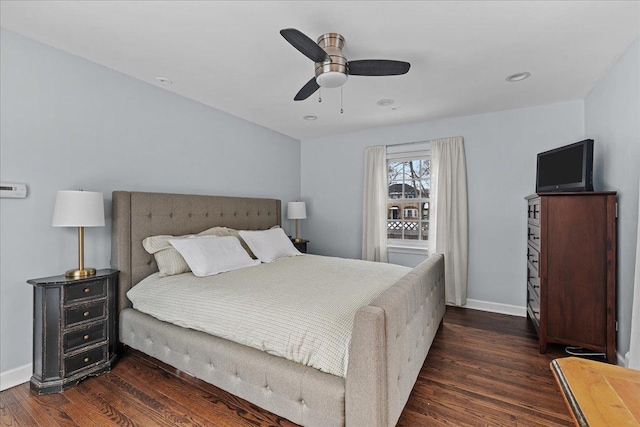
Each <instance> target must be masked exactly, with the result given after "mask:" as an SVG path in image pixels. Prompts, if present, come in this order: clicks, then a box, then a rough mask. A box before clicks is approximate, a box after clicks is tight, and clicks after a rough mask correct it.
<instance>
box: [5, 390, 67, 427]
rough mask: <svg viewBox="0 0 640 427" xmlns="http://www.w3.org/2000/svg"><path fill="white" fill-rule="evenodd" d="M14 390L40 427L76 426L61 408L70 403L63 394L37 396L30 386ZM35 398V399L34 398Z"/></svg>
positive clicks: (21, 403)
mask: <svg viewBox="0 0 640 427" xmlns="http://www.w3.org/2000/svg"><path fill="white" fill-rule="evenodd" d="M14 389H15V392H16V393H15V397H16V399H17V400H18V401H19V402H20V405H21V406H22V407H23V408H24V409H25V410H26V411H27V413H29V415H31V417H32V418H33V419H34V421H35V422H36V424H37V425H38V426H43V427H50V426H51V427H62V426H65V427H66V426H69V427H73V426H74V425H75V424H74V423H73V421H72V420H71V419H70V418H69V416H68V415H67V414H66V413H65V412H64V411H62V409H61V406H62V405H63V404H65V403H67V402H68V400H67V399H66V398H65V397H64V396H63V395H62V394H50V395H44V396H37V395H36V394H35V393H34V394H32V393H31V391H30V390H29V387H28V386H26V387H25V386H20V387H14ZM33 396H35V399H34V398H32V397H33Z"/></svg>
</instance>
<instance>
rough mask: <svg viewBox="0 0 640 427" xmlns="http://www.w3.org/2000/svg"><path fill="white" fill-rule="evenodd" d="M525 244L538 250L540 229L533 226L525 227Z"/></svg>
mask: <svg viewBox="0 0 640 427" xmlns="http://www.w3.org/2000/svg"><path fill="white" fill-rule="evenodd" d="M527 243H529V244H530V245H533V246H534V247H536V248H540V227H538V226H537V225H533V224H529V225H528V226H527Z"/></svg>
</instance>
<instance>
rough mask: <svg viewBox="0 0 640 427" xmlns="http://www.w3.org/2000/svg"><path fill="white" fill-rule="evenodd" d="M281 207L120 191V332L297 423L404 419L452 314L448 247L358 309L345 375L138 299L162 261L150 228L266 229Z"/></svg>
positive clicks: (378, 423) (175, 231)
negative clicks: (134, 303) (157, 313)
mask: <svg viewBox="0 0 640 427" xmlns="http://www.w3.org/2000/svg"><path fill="white" fill-rule="evenodd" d="M281 216H282V215H281V205H280V200H275V199H250V198H238V197H219V196H195V195H184V194H164V193H141V192H126V191H115V192H113V229H112V249H111V252H112V255H111V257H112V258H111V264H112V267H113V268H116V269H118V270H120V276H119V290H118V297H119V307H118V310H119V312H120V316H119V319H120V323H119V335H120V341H121V342H122V343H123V344H126V345H128V346H130V347H132V348H134V349H137V350H140V351H142V352H144V353H146V354H148V355H150V356H152V357H154V358H156V359H158V360H160V361H162V362H165V363H168V364H170V365H172V366H174V367H176V368H177V369H179V370H181V371H183V372H186V373H188V374H191V375H193V376H195V377H197V378H199V379H201V380H204V381H206V382H209V383H211V384H214V385H216V386H218V387H220V388H222V389H224V390H226V391H228V392H230V393H233V394H235V395H237V396H239V397H241V398H243V399H246V400H248V401H250V402H252V403H254V404H256V405H258V406H260V407H262V408H265V409H267V410H269V411H271V412H273V413H275V414H277V415H280V416H283V417H285V418H287V419H289V420H291V421H293V422H295V423H298V424H302V425H305V426H317V427H328V426H342V425H347V426H354V427H355V426H363V427H364V426H366V427H383V426H393V425H395V424H396V422H397V420H398V418H399V417H400V414H401V412H402V409H403V408H404V405H405V404H406V402H407V399H408V398H409V394H410V392H411V390H412V388H413V385H414V383H415V381H416V379H417V377H418V373H419V371H420V369H421V367H422V364H423V362H424V360H425V357H426V355H427V352H428V351H429V347H430V346H431V343H432V341H433V338H434V336H435V334H436V332H437V330H438V327H439V325H440V323H441V321H442V317H443V315H444V311H445V304H444V262H443V257H442V255H439V254H436V255H432V256H430V257H429V258H428V259H427V260H426V261H424V262H423V263H421V264H420V265H419V266H417V267H416V268H414V269H413V270H412V271H411V272H409V273H408V274H407V275H406V276H405V277H403V278H402V279H400V280H399V281H398V282H396V283H395V284H394V285H393V286H392V287H391V288H389V289H388V290H387V291H385V292H384V293H382V294H381V295H380V296H379V297H378V298H376V299H375V300H374V301H372V302H371V303H370V304H369V305H368V306H365V307H362V308H360V309H359V310H358V311H357V313H356V317H355V322H354V329H353V333H352V340H351V345H350V348H349V362H348V363H349V364H348V370H347V376H346V379H345V378H342V377H338V376H334V375H330V374H327V373H323V372H320V371H318V370H317V369H315V368H311V367H307V366H304V365H301V364H298V363H295V362H291V361H289V360H286V359H283V358H280V357H276V356H273V355H270V354H267V353H265V352H262V351H259V350H256V349H253V348H249V347H245V346H243V345H240V344H236V343H234V342H230V341H227V340H224V339H221V338H217V337H214V336H211V335H208V334H206V333H203V332H198V331H195V330H191V329H185V328H181V327H178V326H175V325H172V324H169V323H165V322H162V321H159V320H157V319H155V318H153V317H151V316H148V315H146V314H143V313H141V312H138V311H136V310H135V309H133V308H131V303H130V302H129V300H128V299H127V296H126V293H127V291H128V290H129V289H130V288H131V287H132V286H135V285H136V284H137V283H138V282H139V281H140V280H142V279H143V278H145V277H146V276H148V275H149V274H152V273H154V272H155V271H157V266H156V264H155V260H154V258H153V256H152V255H149V254H148V253H147V252H146V251H145V250H144V249H143V247H142V240H143V239H144V238H146V237H148V236H152V235H159V234H172V235H183V234H190V233H198V232H200V231H202V230H205V229H207V228H210V227H213V226H225V227H231V228H236V229H248V230H260V229H267V228H270V227H272V226H274V225H279V224H280V223H281Z"/></svg>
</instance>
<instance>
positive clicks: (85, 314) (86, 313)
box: [82, 311, 91, 317]
mask: <svg viewBox="0 0 640 427" xmlns="http://www.w3.org/2000/svg"><path fill="white" fill-rule="evenodd" d="M89 314H91V313H89V312H88V311H85V312H84V313H82V315H83V316H84V317H89Z"/></svg>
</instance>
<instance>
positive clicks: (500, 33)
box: [0, 0, 640, 140]
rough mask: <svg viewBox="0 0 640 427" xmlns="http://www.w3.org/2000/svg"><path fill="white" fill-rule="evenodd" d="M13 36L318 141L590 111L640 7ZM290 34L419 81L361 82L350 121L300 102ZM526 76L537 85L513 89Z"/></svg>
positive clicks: (71, 23)
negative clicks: (490, 115)
mask: <svg viewBox="0 0 640 427" xmlns="http://www.w3.org/2000/svg"><path fill="white" fill-rule="evenodd" d="M0 24H1V26H2V27H3V28H6V29H8V30H12V31H15V32H17V33H20V34H23V35H25V36H27V37H30V38H33V39H35V40H38V41H41V42H43V43H46V44H48V45H51V46H54V47H56V48H58V49H61V50H64V51H67V52H70V53H72V54H74V55H78V56H80V57H83V58H86V59H89V60H91V61H94V62H96V63H98V64H102V65H104V66H107V67H109V68H112V69H114V70H117V71H120V72H122V73H125V74H128V75H130V76H133V77H136V78H138V79H140V80H143V81H146V82H149V83H150V84H153V85H158V86H161V87H163V88H164V89H166V90H169V91H172V92H175V93H178V94H180V95H183V96H185V97H188V98H191V99H194V100H197V101H199V102H202V103H203V104H206V105H210V106H212V107H214V108H217V109H220V110H223V111H226V112H228V113H231V114H233V115H236V116H239V117H242V118H244V119H246V120H249V121H252V122H254V123H258V124H260V125H262V126H264V127H267V128H270V129H273V130H276V131H278V132H281V133H283V134H286V135H289V136H291V137H294V138H296V139H301V140H304V139H310V138H315V137H320V136H327V135H334V134H341V133H347V132H353V131H358V130H362V129H366V128H372V127H377V126H388V125H395V124H404V123H411V122H418V121H428V120H434V119H440V118H445V117H454V116H462V115H469V114H478V113H485V112H491V111H500V110H508V109H513V108H521V107H528V106H535V105H544V104H551V103H555V102H562V101H568V100H574V99H582V98H584V97H585V96H586V95H587V94H588V93H589V91H590V90H591V89H592V88H593V87H594V86H595V85H596V84H597V82H598V80H599V79H600V78H601V77H602V76H604V75H605V73H606V72H607V71H608V69H609V68H610V67H611V66H612V65H613V64H614V63H615V61H616V60H617V59H618V58H619V57H620V56H621V55H622V54H623V53H624V52H625V51H626V50H627V49H628V47H629V45H630V44H631V43H632V42H633V41H634V40H635V39H636V38H637V37H638V36H639V35H640V2H638V1H460V2H458V1H422V2H419V1H410V2H401V1H378V2H365V1H349V2H347V1H340V2H338V1H336V2H329V1H298V2H286V1H234V2H227V1H225V2H223V1H215V2H214V1H208V2H207V1H193V2H192V1H5V0H2V2H1V3H0ZM290 27H293V28H297V29H299V30H300V31H302V32H303V33H305V34H307V35H308V36H309V37H311V38H312V39H314V40H315V39H316V38H317V37H318V36H319V35H320V34H322V33H325V32H338V33H341V34H342V35H343V36H344V37H345V38H346V45H345V49H344V53H345V55H346V56H347V58H348V59H350V60H355V59H397V60H403V61H408V62H410V63H411V70H410V71H409V73H408V74H406V75H404V76H393V77H362V76H351V77H349V79H348V81H347V83H346V84H345V86H344V87H343V88H344V114H340V89H324V90H322V99H323V100H322V103H318V97H317V95H313V96H311V97H310V98H309V99H307V100H306V101H300V102H294V101H293V97H294V95H295V94H296V93H297V92H298V90H299V89H300V88H301V87H302V86H303V85H304V84H305V83H306V82H307V81H308V80H309V79H310V78H311V77H312V76H313V68H314V67H313V63H312V62H311V61H310V60H309V59H307V58H306V57H305V56H303V55H302V54H301V53H299V52H298V51H297V50H295V49H294V48H293V47H292V46H291V45H289V44H288V43H287V42H286V41H285V40H284V39H283V38H282V37H281V36H280V34H279V30H281V29H283V28H290ZM520 71H529V72H531V74H532V77H531V78H529V79H528V80H525V81H522V82H520V83H507V82H506V81H505V77H506V76H507V75H510V74H513V73H516V72H520ZM158 76H165V77H168V78H170V79H171V80H172V81H173V84H171V85H170V86H165V85H161V84H160V83H158V82H157V81H156V77H158ZM383 98H392V99H394V100H395V101H396V102H395V104H394V105H393V106H388V107H379V106H377V105H376V101H378V100H380V99H383ZM393 107H396V108H397V109H396V110H393ZM305 115H316V116H318V119H317V120H316V121H312V122H310V121H305V120H303V119H302V117H303V116H305Z"/></svg>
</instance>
